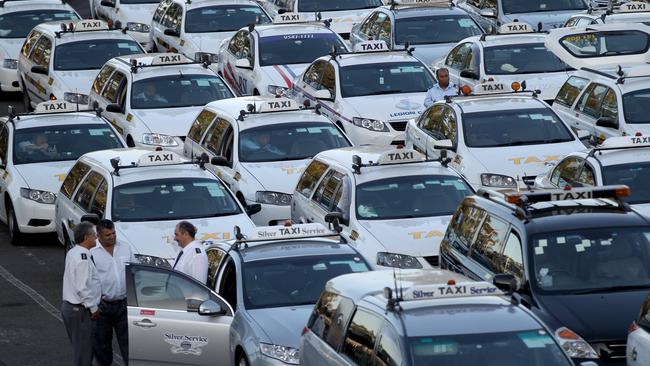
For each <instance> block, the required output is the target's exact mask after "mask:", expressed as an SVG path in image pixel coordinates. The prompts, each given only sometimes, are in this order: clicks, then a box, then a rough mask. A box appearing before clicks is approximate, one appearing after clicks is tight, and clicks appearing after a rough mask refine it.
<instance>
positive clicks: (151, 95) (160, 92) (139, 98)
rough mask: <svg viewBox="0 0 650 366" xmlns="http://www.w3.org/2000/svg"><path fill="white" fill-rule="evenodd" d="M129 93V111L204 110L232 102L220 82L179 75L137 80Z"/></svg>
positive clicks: (226, 89)
mask: <svg viewBox="0 0 650 366" xmlns="http://www.w3.org/2000/svg"><path fill="white" fill-rule="evenodd" d="M132 88H133V89H132V90H131V108H133V109H159V108H180V107H190V106H204V105H206V104H208V103H210V102H212V101H215V100H221V99H225V98H232V97H233V94H232V92H231V91H230V90H229V89H228V87H226V85H225V84H224V83H223V81H221V79H220V78H218V77H216V76H209V75H191V74H178V75H166V76H158V77H154V78H149V79H143V80H138V81H136V82H134V83H133V85H132Z"/></svg>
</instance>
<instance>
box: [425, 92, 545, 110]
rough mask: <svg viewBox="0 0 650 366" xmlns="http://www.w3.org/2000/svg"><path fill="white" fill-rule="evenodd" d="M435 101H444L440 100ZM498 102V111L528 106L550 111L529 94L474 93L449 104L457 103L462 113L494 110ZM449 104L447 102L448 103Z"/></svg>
mask: <svg viewBox="0 0 650 366" xmlns="http://www.w3.org/2000/svg"><path fill="white" fill-rule="evenodd" d="M437 103H446V102H444V101H440V102H437ZM497 103H498V104H499V109H498V110H500V111H505V110H518V109H530V108H544V109H548V110H549V111H550V108H549V107H548V106H547V105H545V104H544V103H543V102H542V101H541V100H540V99H539V98H537V97H533V96H531V95H530V94H523V95H516V94H514V93H513V94H509V95H476V96H467V97H459V98H452V99H451V103H450V104H452V105H453V104H456V105H458V106H459V107H460V108H461V109H462V111H463V113H474V112H486V111H494V110H495V109H494V106H495V104H497ZM448 104H449V103H448Z"/></svg>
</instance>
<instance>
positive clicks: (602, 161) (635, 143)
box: [535, 135, 650, 214]
mask: <svg viewBox="0 0 650 366" xmlns="http://www.w3.org/2000/svg"><path fill="white" fill-rule="evenodd" d="M648 182H650V138H648V136H642V135H641V136H622V137H610V138H608V139H607V140H605V141H604V142H603V143H602V144H601V145H599V146H597V147H595V148H593V149H590V150H583V151H577V152H574V153H571V154H568V155H567V156H565V157H564V159H562V160H561V161H560V162H558V164H557V166H555V167H554V168H553V169H551V170H549V172H548V173H546V174H542V175H539V176H538V177H537V178H536V179H535V187H538V188H544V189H558V188H560V189H561V188H564V187H565V186H567V185H568V186H571V187H594V186H605V185H615V184H625V185H626V186H628V187H630V189H631V190H632V193H631V194H630V196H629V197H627V199H626V200H625V201H626V202H627V203H629V204H631V205H632V207H634V208H635V209H637V210H639V211H641V212H643V213H645V214H650V191H649V190H648V189H647V184H648Z"/></svg>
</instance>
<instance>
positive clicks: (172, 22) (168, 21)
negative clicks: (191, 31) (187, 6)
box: [162, 3, 183, 29]
mask: <svg viewBox="0 0 650 366" xmlns="http://www.w3.org/2000/svg"><path fill="white" fill-rule="evenodd" d="M179 12H180V13H182V12H183V9H182V8H181V6H180V5H178V4H175V3H174V4H171V5H170V6H169V10H167V13H165V16H164V17H163V20H162V25H163V27H165V28H171V29H176V22H177V21H178V19H179V18H178V16H179V14H178V13H179ZM179 27H180V25H179Z"/></svg>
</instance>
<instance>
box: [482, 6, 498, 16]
mask: <svg viewBox="0 0 650 366" xmlns="http://www.w3.org/2000/svg"><path fill="white" fill-rule="evenodd" d="M479 14H481V16H482V17H484V18H496V17H497V12H496V11H495V10H494V9H491V8H484V9H481V11H480V12H479Z"/></svg>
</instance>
